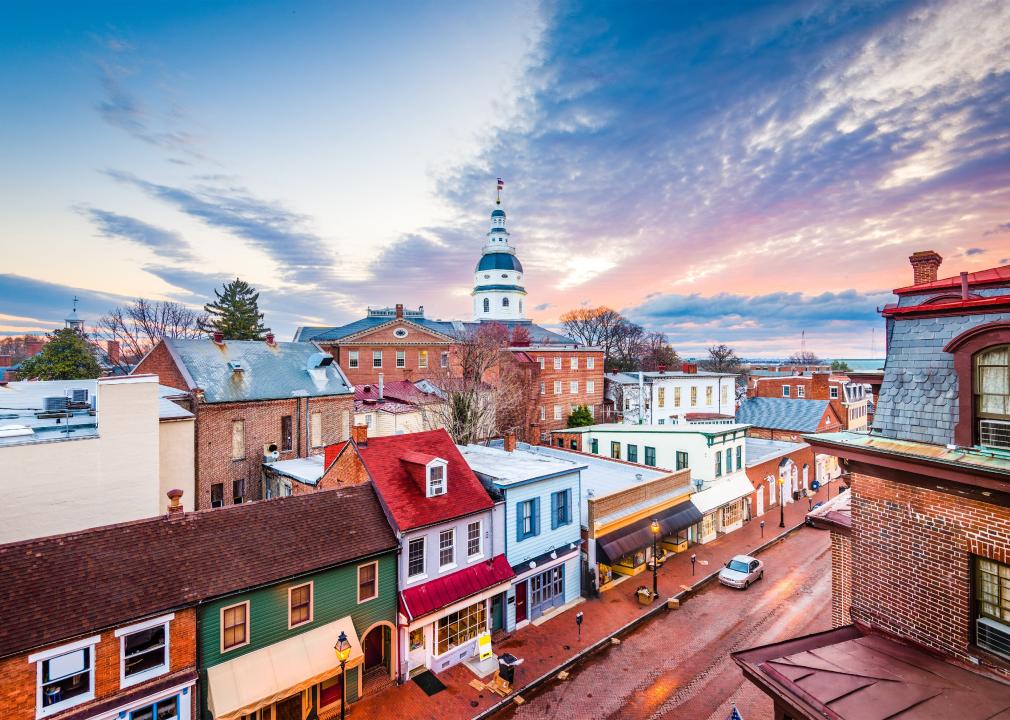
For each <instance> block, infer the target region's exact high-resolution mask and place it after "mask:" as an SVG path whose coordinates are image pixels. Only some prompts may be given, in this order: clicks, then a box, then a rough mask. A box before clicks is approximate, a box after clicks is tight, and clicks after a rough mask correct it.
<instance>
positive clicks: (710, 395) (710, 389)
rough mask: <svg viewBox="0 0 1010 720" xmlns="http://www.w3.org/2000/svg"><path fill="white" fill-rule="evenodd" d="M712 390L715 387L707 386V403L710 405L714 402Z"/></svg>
mask: <svg viewBox="0 0 1010 720" xmlns="http://www.w3.org/2000/svg"><path fill="white" fill-rule="evenodd" d="M712 390H713V388H712V386H711V385H709V386H708V387H706V388H705V403H706V404H708V405H711V404H712Z"/></svg>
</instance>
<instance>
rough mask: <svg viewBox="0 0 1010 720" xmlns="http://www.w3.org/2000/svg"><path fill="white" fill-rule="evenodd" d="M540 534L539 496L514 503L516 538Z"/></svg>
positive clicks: (523, 538) (520, 538)
mask: <svg viewBox="0 0 1010 720" xmlns="http://www.w3.org/2000/svg"><path fill="white" fill-rule="evenodd" d="M539 534H540V498H532V499H530V500H524V501H523V502H521V503H518V504H517V505H516V540H517V541H519V540H525V539H526V538H528V537H533V536H535V535H539Z"/></svg>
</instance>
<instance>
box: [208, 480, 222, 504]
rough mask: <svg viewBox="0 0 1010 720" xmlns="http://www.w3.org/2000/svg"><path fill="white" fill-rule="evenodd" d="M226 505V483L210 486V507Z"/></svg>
mask: <svg viewBox="0 0 1010 720" xmlns="http://www.w3.org/2000/svg"><path fill="white" fill-rule="evenodd" d="M222 505H224V483H214V484H213V485H211V486H210V506H211V507H212V508H216V507H221V506H222Z"/></svg>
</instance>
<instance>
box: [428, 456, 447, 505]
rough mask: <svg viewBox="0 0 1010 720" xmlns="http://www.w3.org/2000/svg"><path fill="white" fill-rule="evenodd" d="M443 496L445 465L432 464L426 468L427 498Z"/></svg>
mask: <svg viewBox="0 0 1010 720" xmlns="http://www.w3.org/2000/svg"><path fill="white" fill-rule="evenodd" d="M444 494H445V465H443V464H442V463H433V464H432V465H431V466H430V467H429V468H428V497H435V496H436V495H444Z"/></svg>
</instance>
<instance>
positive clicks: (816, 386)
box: [807, 372, 831, 400]
mask: <svg viewBox="0 0 1010 720" xmlns="http://www.w3.org/2000/svg"><path fill="white" fill-rule="evenodd" d="M830 377H831V373H829V372H815V373H811V374H810V396H809V397H808V398H807V399H808V400H828V399H829V398H828V379H829V378H830Z"/></svg>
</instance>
